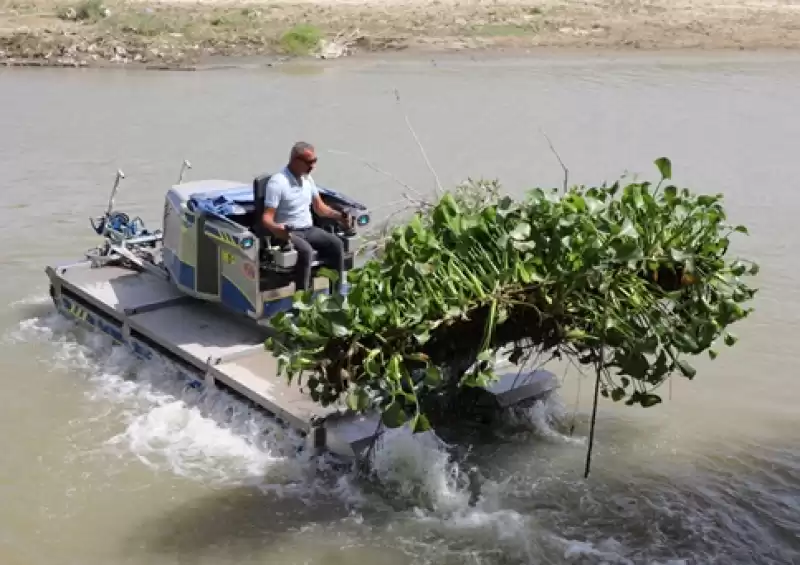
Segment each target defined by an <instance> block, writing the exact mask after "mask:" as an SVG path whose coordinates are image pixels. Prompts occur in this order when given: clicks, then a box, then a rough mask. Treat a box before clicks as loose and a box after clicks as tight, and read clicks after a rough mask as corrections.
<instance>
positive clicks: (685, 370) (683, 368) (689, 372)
mask: <svg viewBox="0 0 800 565" xmlns="http://www.w3.org/2000/svg"><path fill="white" fill-rule="evenodd" d="M675 364H676V365H677V366H678V369H679V370H680V372H681V374H682V375H683V376H684V377H687V378H689V379H693V378H694V376H695V375H696V374H697V369H695V368H694V367H692V366H691V365H690V364H689V363H687V362H686V361H683V360H681V359H679V360H678V361H675Z"/></svg>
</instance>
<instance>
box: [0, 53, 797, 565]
mask: <svg viewBox="0 0 800 565" xmlns="http://www.w3.org/2000/svg"><path fill="white" fill-rule="evenodd" d="M395 88H396V89H398V91H399V92H400V94H401V97H402V101H403V105H404V106H403V107H404V108H405V110H406V111H407V112H408V116H409V119H410V121H411V123H412V124H413V125H414V128H415V130H416V132H417V134H418V135H419V138H420V140H421V142H422V143H423V144H424V146H425V148H426V150H427V153H428V156H429V158H430V160H431V162H432V163H433V165H434V167H435V169H436V170H437V172H438V174H439V176H440V179H441V181H442V183H443V184H446V185H451V184H453V183H456V182H458V181H460V180H463V179H465V178H466V177H469V176H472V177H481V176H484V177H497V178H500V179H501V180H502V181H503V183H504V184H505V185H506V186H507V187H508V189H509V190H510V191H512V192H516V193H519V192H520V191H521V190H523V189H524V188H528V187H530V186H532V185H534V184H543V185H558V184H560V182H561V171H560V169H559V167H558V164H557V161H556V160H555V157H554V156H553V155H552V154H551V153H550V151H549V149H548V146H547V142H546V140H545V139H544V137H543V136H542V133H541V131H542V130H543V131H545V132H547V134H548V135H549V136H550V138H551V139H552V140H553V143H554V144H555V146H556V147H557V149H558V150H559V152H560V154H561V156H562V158H563V160H564V161H565V162H566V163H567V165H568V167H569V168H570V175H571V178H572V180H573V181H574V182H586V183H589V182H602V181H603V180H614V179H615V178H617V177H618V176H619V175H621V174H622V173H624V172H625V171H626V170H629V171H631V172H638V173H640V174H643V175H653V176H654V175H655V173H656V171H655V168H654V167H653V165H652V161H653V160H654V159H655V158H656V157H659V156H661V155H667V156H669V157H671V158H672V160H673V167H674V170H675V175H676V177H677V180H678V181H679V182H680V183H681V184H685V185H687V186H691V187H693V188H696V189H698V190H703V191H708V192H724V193H725V195H726V202H727V208H728V211H729V214H730V216H731V219H732V220H733V221H735V222H737V223H738V222H741V223H745V224H747V225H748V226H749V228H750V231H751V236H750V237H749V238H744V237H742V238H740V241H739V243H737V244H736V248H735V249H734V251H735V252H737V253H742V254H746V255H748V256H750V257H753V258H755V259H757V260H758V261H759V263H760V264H761V267H762V270H761V275H760V276H759V279H758V285H759V287H760V288H761V289H762V290H761V293H760V294H759V295H758V298H757V301H756V302H755V306H756V308H757V311H756V314H755V315H754V316H753V317H752V318H751V319H749V320H748V321H747V322H745V323H743V324H741V325H740V327H738V328H736V329H735V330H734V331H735V332H736V333H737V335H738V336H739V337H740V342H739V343H738V344H737V345H736V347H734V348H732V349H726V350H724V351H723V352H722V354H721V355H720V357H719V358H718V359H717V360H716V361H714V362H710V361H707V360H701V361H699V362H698V364H697V365H698V369H699V371H698V376H697V378H696V380H695V381H694V382H686V381H679V380H676V382H675V383H674V385H673V387H672V390H671V399H668V400H667V401H666V402H665V404H664V405H662V406H660V407H659V408H657V409H652V410H648V411H642V410H636V409H629V408H625V407H619V406H612V405H611V404H610V403H609V402H604V403H603V404H602V405H601V407H600V412H599V420H598V426H599V427H598V436H597V445H596V447H595V453H594V461H593V467H592V474H591V475H590V478H589V480H588V481H587V480H584V479H583V477H582V471H583V461H584V456H585V451H586V435H587V426H586V422H587V419H588V413H589V409H590V392H591V390H590V389H591V387H590V385H589V381H588V380H585V381H584V382H582V383H581V384H580V385H578V383H579V382H580V381H579V379H578V378H577V375H575V374H574V372H569V373H567V376H566V378H565V381H564V383H565V386H564V389H563V390H562V391H561V393H560V395H559V397H558V398H557V399H556V401H554V402H551V403H549V404H548V405H547V406H544V407H539V408H538V409H536V410H533V411H532V412H531V413H530V414H529V415H528V416H529V418H528V419H529V421H530V424H531V426H530V428H531V431H528V432H520V433H515V434H513V435H506V436H504V437H503V438H502V439H501V440H498V441H496V442H493V443H489V444H483V445H481V446H479V447H477V448H476V449H475V450H474V451H473V452H472V453H471V454H469V455H468V457H467V458H466V459H464V460H458V461H448V460H447V458H446V453H445V451H444V450H442V449H441V448H440V447H438V446H436V445H430V444H422V443H419V442H415V441H409V440H408V439H407V438H403V437H398V438H395V439H394V440H393V441H392V442H389V443H388V444H387V445H386V446H384V447H383V448H382V449H381V450H380V452H379V458H378V468H379V470H380V471H381V473H382V476H383V478H384V482H385V484H387V485H389V486H390V487H391V489H392V490H391V491H390V493H389V494H388V495H387V494H386V493H385V492H383V493H381V492H380V491H377V490H376V489H375V488H373V487H371V486H368V485H365V484H363V483H361V482H359V481H357V480H356V479H354V478H353V477H351V476H348V475H347V474H343V473H341V472H339V471H336V470H327V471H325V470H324V469H322V472H317V473H315V472H313V470H314V465H317V466H321V465H323V464H324V462H317V463H316V464H312V463H311V462H308V461H305V460H303V459H302V458H297V457H295V455H294V446H295V443H294V439H293V438H292V437H291V436H290V435H288V434H285V433H282V432H280V431H278V430H277V429H276V428H275V427H274V426H272V425H271V424H270V422H269V421H268V420H266V419H264V418H263V417H262V416H260V415H258V414H254V413H252V412H250V411H248V410H247V408H246V407H244V406H243V405H242V404H241V403H239V402H238V401H236V400H234V399H230V398H228V397H226V396H224V395H222V394H219V393H212V394H208V395H197V393H191V392H186V391H183V390H182V389H181V388H180V386H179V385H178V384H176V383H175V381H174V380H172V379H171V378H170V377H171V375H170V373H169V372H168V371H167V370H166V369H165V368H164V367H162V366H160V365H158V364H157V363H150V364H142V363H139V362H136V361H135V360H133V359H131V358H130V357H129V356H128V355H126V354H125V352H123V351H114V350H112V349H111V348H110V346H109V345H108V344H107V343H105V342H104V341H103V340H102V339H100V338H98V337H96V336H92V335H89V334H86V333H85V332H81V331H79V330H77V329H76V328H74V327H73V326H72V325H71V324H68V323H66V322H64V321H63V320H61V319H60V318H59V317H58V316H56V315H54V314H53V309H52V306H51V305H50V303H49V301H48V298H47V285H46V282H45V275H44V273H43V267H44V265H45V264H46V263H47V262H50V261H68V260H71V259H72V258H77V257H78V256H79V255H80V254H81V253H82V252H83V251H84V250H85V249H86V248H88V247H90V246H91V245H93V244H94V243H95V240H94V237H93V233H92V232H91V231H90V229H89V224H88V216H90V215H94V214H98V213H100V212H101V211H102V209H103V208H104V206H105V202H106V199H107V194H108V189H109V188H110V185H111V182H112V181H113V177H114V174H115V171H116V169H117V168H120V169H122V170H123V171H124V172H125V174H126V175H127V178H126V179H125V180H124V181H123V188H122V193H121V195H120V197H119V198H118V203H119V206H120V207H124V208H125V209H127V210H128V211H129V212H132V213H135V214H140V215H141V216H142V217H143V219H145V221H146V222H148V224H149V225H150V227H153V226H155V225H156V224H157V222H158V216H159V212H160V209H161V206H162V197H163V194H164V191H165V189H166V188H167V186H168V185H169V184H170V183H172V182H173V181H174V180H175V178H176V176H177V174H178V170H179V168H180V163H181V161H182V160H183V159H184V158H186V159H189V160H190V161H191V162H192V164H193V166H194V168H193V169H192V170H191V171H190V172H189V176H190V178H201V177H214V178H234V179H242V180H244V181H249V179H251V178H252V176H253V175H255V174H257V173H260V172H262V171H265V170H270V169H274V168H276V167H279V166H281V165H282V163H283V161H284V160H285V157H286V154H287V151H288V148H289V146H290V145H291V143H292V142H293V141H295V140H297V139H306V140H309V141H312V142H313V143H315V144H316V145H317V147H318V151H319V155H320V163H319V168H318V171H317V172H316V178H317V180H318V182H321V183H325V184H328V185H330V186H333V187H336V188H339V189H342V190H344V191H347V192H349V193H351V194H353V195H355V196H357V197H359V198H361V199H362V200H363V201H365V202H366V203H367V204H369V205H370V206H372V207H374V208H376V214H378V215H381V214H385V213H387V212H388V211H390V210H391V207H390V206H389V204H390V203H391V202H393V201H396V200H398V199H399V198H401V197H400V193H401V192H402V190H403V189H402V188H400V186H399V185H398V184H397V183H396V182H394V181H393V180H392V179H390V178H388V177H387V176H386V175H383V174H379V173H376V172H375V171H374V170H372V169H370V168H369V167H367V166H365V165H364V164H363V162H362V161H361V160H360V159H363V160H367V161H370V162H373V163H374V164H375V165H376V166H378V167H379V168H381V169H383V170H385V171H388V172H391V173H392V174H393V175H396V176H397V177H399V178H401V179H402V180H403V181H404V182H406V183H408V184H410V185H412V186H414V187H416V188H418V189H420V190H430V189H431V188H432V186H433V181H432V177H431V175H430V173H429V172H428V170H427V168H426V166H425V164H424V161H423V159H422V157H421V155H420V153H419V150H418V148H417V146H416V143H415V142H414V140H413V138H412V136H411V135H410V133H409V131H408V129H407V127H406V125H405V118H404V117H403V111H402V110H403V109H402V108H401V107H399V106H398V105H397V102H396V100H395V98H394V95H393V90H394V89H395ZM797 92H800V58H797V57H792V56H786V55H781V54H762V55H739V54H736V55H726V56H718V57H717V56H715V57H711V56H706V55H697V54H694V55H691V56H663V55H658V54H647V55H638V56H608V55H590V56H587V55H580V56H578V55H576V56H558V57H556V56H542V57H538V58H530V57H529V58H521V57H493V58H486V57H484V56H475V57H470V56H451V57H444V58H436V59H433V60H432V59H428V58H417V59H413V58H393V59H391V60H383V59H380V58H374V59H361V60H358V61H356V60H350V61H341V62H334V63H332V64H330V65H327V66H323V65H316V64H312V65H305V66H301V67H291V68H290V67H286V68H280V67H277V68H270V69H264V68H250V69H238V70H237V69H227V70H220V71H211V72H199V73H156V72H139V71H133V70H128V71H123V70H121V71H92V70H86V71H64V70H41V69H37V70H26V69H8V70H0V131H1V132H2V136H0V181H2V187H3V189H2V190H3V192H2V194H3V200H2V203H0V225H2V227H0V233H2V243H3V245H2V248H0V269H2V277H0V296H1V297H2V302H3V303H4V304H7V306H5V307H4V308H3V309H2V313H0V324H1V325H2V334H3V335H2V337H3V339H2V343H0V351H1V353H0V366H1V367H2V369H0V373H1V374H2V376H3V383H2V394H1V395H0V429H2V434H1V435H0V448H1V449H0V453H2V463H1V464H0V508H1V509H2V510H0V563H3V564H5V565H73V564H75V565H78V564H80V565H88V564H104V565H117V564H130V565H145V564H146V565H160V564H173V563H192V564H212V563H213V564H220V565H221V564H237V565H243V564H247V563H253V564H255V563H259V564H263V563H275V564H280V565H284V564H290V563H297V564H300V563H325V564H335V563H353V562H356V561H359V562H363V563H392V564H398V565H399V564H410V563H437V564H476V565H477V564H488V563H529V564H545V563H547V564H550V563H553V564H555V563H593V564H594V563H596V564H599V563H620V564H622V563H636V564H639V563H641V564H656V563H659V564H666V563H671V564H678V563H685V564H701V563H702V564H706V563H715V564H717V563H718V564H725V565H729V564H742V565H744V564H775V565H778V564H781V565H790V564H792V563H800V539H799V538H798V536H800V409H798V402H799V401H800V384H798V378H797V377H798V366H799V365H800V353H798V351H800V348H798V339H799V338H800V291H798V288H800V276H799V275H798V274H797V273H798V271H797V268H796V259H797V258H796V250H797V248H798V245H799V244H800V235H798V233H799V232H798V230H797V224H798V222H797V217H798V213H800V196H798V195H799V194H800V191H798V185H797V164H798V145H797V140H798V138H800V113H798V111H797V110H798V104H797ZM353 155H355V156H357V157H353ZM559 374H561V373H559ZM576 399H577V403H576ZM559 415H560V416H561V417H562V418H564V419H565V420H566V421H567V422H568V423H569V422H571V421H572V419H573V415H575V416H574V417H575V421H576V428H575V432H574V434H573V435H572V436H570V435H569V434H568V433H564V432H563V431H561V429H560V428H555V427H553V426H551V425H550V424H549V422H550V418H551V417H552V416H559ZM470 469H471V471H470V472H471V474H472V475H473V476H476V477H478V482H479V483H480V486H481V490H480V493H481V498H480V499H479V500H478V501H477V502H476V503H474V504H470V503H469V502H470V489H469V488H468V487H467V486H465V485H464V484H463V483H461V482H460V480H459V476H460V474H461V473H463V472H465V471H466V470H470Z"/></svg>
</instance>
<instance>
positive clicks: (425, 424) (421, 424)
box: [412, 414, 431, 434]
mask: <svg viewBox="0 0 800 565" xmlns="http://www.w3.org/2000/svg"><path fill="white" fill-rule="evenodd" d="M430 429H431V423H430V422H429V421H428V417H427V416H425V414H417V415H416V417H415V418H414V425H413V427H412V432H413V433H415V434H417V433H420V432H427V431H428V430H430Z"/></svg>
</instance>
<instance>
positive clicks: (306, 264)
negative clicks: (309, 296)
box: [263, 141, 350, 290]
mask: <svg viewBox="0 0 800 565" xmlns="http://www.w3.org/2000/svg"><path fill="white" fill-rule="evenodd" d="M316 163H317V156H316V153H315V151H314V147H313V146H312V145H311V144H309V143H306V142H303V141H300V142H297V143H295V144H294V145H293V146H292V150H291V152H290V154H289V163H288V164H287V165H286V166H285V167H284V168H283V169H281V170H280V171H279V172H277V173H275V174H274V175H272V177H271V178H270V179H269V182H268V183H267V190H266V196H265V198H264V218H263V221H264V225H265V226H266V228H267V229H268V230H269V231H270V232H271V233H272V234H273V235H274V236H275V237H276V238H277V239H279V240H281V241H291V242H292V245H294V247H295V249H297V255H298V261H297V272H296V278H295V285H296V289H297V290H305V289H307V288H309V286H310V285H311V262H312V258H311V255H312V251H313V250H316V251H317V253H318V254H319V255H320V257H321V258H325V259H327V261H326V264H328V265H330V266H331V267H332V268H334V269H337V270H338V271H339V272H341V271H343V270H344V248H343V246H342V242H341V240H340V239H339V238H338V237H336V236H335V235H334V234H332V233H330V232H328V231H325V230H323V229H321V228H318V227H316V226H314V225H313V223H312V222H313V220H312V217H311V207H312V206H313V207H314V211H315V212H316V213H317V214H319V215H320V216H325V217H328V218H332V219H335V220H338V221H339V222H340V223H341V224H342V225H344V226H345V227H349V221H350V218H349V217H348V216H347V214H345V213H343V212H339V211H338V210H334V209H333V208H331V207H330V206H327V205H326V204H325V203H324V202H323V201H322V198H321V197H320V195H319V191H318V190H317V185H316V184H314V180H313V179H312V178H311V174H310V173H311V171H312V170H313V169H314V165H315V164H316Z"/></svg>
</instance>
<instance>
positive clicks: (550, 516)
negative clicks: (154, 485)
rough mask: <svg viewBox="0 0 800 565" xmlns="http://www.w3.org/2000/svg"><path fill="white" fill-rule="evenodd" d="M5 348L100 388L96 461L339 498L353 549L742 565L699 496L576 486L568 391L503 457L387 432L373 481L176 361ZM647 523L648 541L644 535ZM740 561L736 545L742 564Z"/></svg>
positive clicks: (118, 351)
mask: <svg viewBox="0 0 800 565" xmlns="http://www.w3.org/2000/svg"><path fill="white" fill-rule="evenodd" d="M45 301H46V299H45V300H44V301H43V300H41V299H35V300H26V301H20V303H19V305H18V307H19V308H27V307H28V306H31V305H34V306H39V305H41V304H42V303H43V302H45ZM5 338H6V342H10V343H11V344H14V345H17V346H23V347H24V346H25V345H26V344H28V343H35V344H36V345H37V346H39V348H38V349H37V352H38V354H39V357H40V361H41V362H42V363H43V364H45V365H47V366H48V370H49V371H50V372H52V373H56V374H57V373H61V372H67V373H69V374H70V376H73V375H78V376H79V377H80V378H82V379H83V380H84V382H86V383H87V384H88V385H89V386H88V387H84V388H83V391H84V395H85V396H86V397H87V398H88V399H89V400H90V402H92V403H96V404H98V405H99V406H100V407H101V408H99V409H98V410H97V413H98V414H102V415H99V416H98V417H97V418H98V421H96V422H93V423H92V424H91V425H94V426H97V427H99V428H102V426H100V423H101V420H104V419H105V420H106V421H107V423H108V422H109V421H110V422H111V424H110V426H109V428H110V430H111V431H109V432H108V433H107V434H106V436H105V437H104V438H101V439H100V442H101V444H100V445H98V451H101V452H103V453H106V454H112V455H114V456H115V457H118V458H122V459H125V458H130V459H132V460H133V461H135V462H138V463H139V464H142V465H145V466H147V467H148V468H150V469H152V470H154V471H156V472H168V473H171V474H174V475H175V476H177V477H181V478H185V479H188V480H192V481H197V482H199V483H203V484H208V485H212V486H216V487H227V488H231V487H236V486H246V487H253V488H256V489H258V490H259V491H261V492H263V493H264V494H265V496H279V497H292V498H293V499H296V500H302V501H303V503H304V504H305V505H319V504H322V503H323V501H328V502H330V501H334V502H336V503H338V504H340V505H343V506H344V507H345V508H349V509H350V510H349V511H348V513H347V516H348V518H346V519H343V521H342V522H340V523H339V527H342V528H345V529H347V528H355V529H356V530H357V532H358V533H357V534H354V536H355V538H358V537H362V536H365V535H368V536H369V537H372V538H374V537H376V536H377V537H378V538H379V539H380V540H382V542H381V543H385V544H389V545H391V547H394V548H395V549H399V550H400V551H401V552H403V553H405V554H409V555H413V556H415V562H436V563H453V564H455V563H490V562H491V563H495V562H497V563H570V564H600V563H607V564H620V565H622V564H625V565H627V564H634V563H635V564H637V565H638V564H647V565H689V564H690V563H691V564H692V565H693V564H694V563H695V561H688V560H686V559H685V558H683V557H681V555H680V554H679V553H677V552H678V551H680V552H683V554H684V555H697V554H698V553H699V554H700V555H704V556H705V557H706V558H707V559H705V561H704V562H707V563H730V562H733V561H731V560H730V559H728V560H727V561H726V560H725V559H726V558H725V555H726V554H725V553H724V552H720V553H719V557H718V556H717V555H715V553H714V550H713V549H711V548H712V547H718V546H717V543H720V542H722V541H723V540H724V539H725V537H724V536H722V539H721V540H720V542H716V541H713V538H709V537H708V536H706V537H705V538H704V537H702V536H701V537H700V538H696V537H691V536H690V535H689V532H690V531H691V530H690V529H687V528H689V526H688V525H682V522H680V520H682V519H688V520H692V523H694V524H697V527H700V528H703V531H707V532H714V531H716V530H715V528H717V529H718V527H717V526H715V525H713V522H712V521H709V518H708V517H707V516H705V515H704V513H703V511H704V508H705V507H708V506H709V505H711V504H712V501H711V499H708V500H705V501H704V502H703V503H702V505H700V506H697V505H695V506H691V505H690V506H689V508H683V507H682V505H683V504H686V501H687V500H689V497H690V496H691V493H689V492H687V489H688V488H689V487H683V489H675V488H671V487H665V486H659V485H660V484H661V483H658V482H657V478H652V477H650V478H647V477H648V475H646V474H642V473H640V475H641V477H640V478H639V479H637V485H638V486H636V485H633V486H629V485H626V484H622V483H620V480H619V479H616V478H614V477H613V476H610V475H609V474H608V471H606V470H604V469H603V468H602V466H601V468H600V469H598V471H596V472H597V476H599V478H598V479H596V480H595V481H596V482H595V485H597V484H601V485H604V486H603V487H597V486H595V487H594V488H591V487H590V486H589V485H588V484H587V483H585V482H583V481H580V480H576V479H575V477H576V474H574V473H573V474H572V475H570V476H571V477H572V478H566V476H565V475H564V470H565V465H567V464H569V465H571V463H570V461H572V460H577V459H579V458H582V456H583V448H584V447H585V442H586V439H585V438H584V437H582V436H577V437H570V436H569V435H567V434H565V433H564V432H563V431H561V430H562V428H563V426H561V424H562V422H563V421H564V420H566V419H567V418H566V413H565V412H566V411H565V410H564V407H563V404H562V403H561V400H560V398H559V397H558V395H551V396H549V397H548V398H547V399H546V400H545V401H536V402H533V403H531V404H529V405H527V406H517V407H515V408H513V409H511V410H509V411H508V412H507V413H506V414H505V423H506V424H507V425H508V427H509V428H511V429H517V430H518V429H519V428H522V429H523V432H519V431H517V432H516V433H514V434H512V435H511V437H504V438H502V441H501V442H500V445H499V446H497V447H494V446H492V447H491V449H496V450H497V452H496V453H497V454H495V451H492V452H491V453H480V448H477V449H476V451H468V452H467V453H463V454H461V455H455V452H456V451H457V450H454V449H453V446H451V445H448V444H447V443H445V442H444V441H442V440H441V439H440V438H439V437H437V436H436V435H435V434H433V433H432V432H427V433H424V434H416V435H412V434H410V433H409V432H408V430H406V429H405V428H400V429H397V430H388V431H387V432H386V433H385V434H384V435H383V436H382V438H381V439H380V440H379V441H378V442H376V444H375V446H374V448H373V451H372V454H371V463H372V465H371V470H372V476H371V480H369V481H365V480H364V479H363V478H362V477H359V476H358V475H357V474H356V473H355V471H354V470H353V469H350V470H347V471H341V470H339V468H338V467H336V466H335V463H336V461H334V460H332V459H329V458H328V457H327V456H323V457H317V458H314V457H312V455H311V454H309V453H308V452H305V451H300V450H299V448H300V446H301V444H302V440H301V438H299V437H298V436H297V434H295V433H294V432H292V431H291V430H287V429H284V428H282V427H281V426H279V425H277V424H276V423H275V422H274V421H273V420H271V419H270V418H268V417H267V416H265V415H264V414H262V413H261V412H260V411H258V410H257V409H254V408H253V407H251V406H249V405H248V404H247V403H245V402H243V401H241V400H239V399H237V398H234V397H232V396H230V395H229V394H228V393H226V392H223V391H219V390H214V389H210V390H206V389H202V390H198V389H193V388H191V387H188V386H187V384H186V383H185V382H184V381H181V380H180V379H179V378H177V376H176V371H175V369H174V368H173V367H172V366H171V365H170V364H169V363H168V362H166V361H163V360H156V361H149V362H144V361H141V360H139V359H137V358H135V357H133V356H132V355H130V354H129V353H128V352H127V350H126V349H124V348H122V347H116V346H114V345H113V344H112V343H111V342H110V340H109V339H107V338H106V337H104V336H102V335H99V334H96V333H91V332H86V331H83V330H82V329H80V328H78V327H76V326H75V324H74V323H72V322H70V321H68V320H66V319H64V318H63V317H61V316H60V315H58V314H57V313H53V312H52V311H50V310H48V311H47V312H45V313H42V314H41V315H38V316H33V317H30V318H26V319H24V320H22V321H21V322H20V323H19V325H18V326H17V328H15V330H14V331H13V332H11V333H10V334H7V335H6V336H5ZM42 346H44V347H45V349H44V351H45V353H44V354H42V353H41V351H42V349H41V348H42ZM531 449H535V450H536V451H537V456H536V457H532V454H531V453H529V451H530V450H531ZM509 454H510V455H509ZM633 472H634V473H636V471H635V469H634V470H633ZM661 479H664V477H661V478H660V479H658V480H661ZM666 480H667V481H668V479H666ZM648 481H649V482H650V486H649V487H648V486H647V484H648ZM634 486H636V488H642V489H645V490H644V491H642V493H640V492H639V491H638V490H636V489H634V488H633V487H634ZM648 488H649V489H650V490H647V489H648ZM632 489H633V490H632ZM646 512H648V513H650V514H652V517H651V518H650V522H649V524H651V526H649V527H650V528H655V529H654V530H653V531H651V532H649V531H648V530H646V529H643V528H644V526H643V525H642V528H638V525H641V524H642V518H640V516H641V515H642V514H643V513H646ZM381 517H382V518H381ZM388 517H391V518H388ZM608 520H612V521H614V523H618V524H620V525H619V527H618V529H619V530H620V534H619V535H616V536H609V535H608V528H607V527H606V526H603V524H607V523H608ZM556 532H557V533H556ZM717 535H718V536H719V534H717ZM687 536H688V537H687ZM678 539H684V540H688V541H686V543H685V544H684V545H681V544H676V543H675V541H674V540H678ZM709 539H711V540H712V541H709ZM669 540H673V541H672V542H670V541H669ZM643 543H644V545H642V544H643ZM698 547H699V548H700V549H698ZM743 551H745V549H744V546H742V548H738V547H735V548H734V549H732V550H731V552H732V553H731V554H735V555H741V554H742V553H741V552H743ZM731 554H728V555H731ZM787 555H788V554H787ZM776 563H777V562H776Z"/></svg>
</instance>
